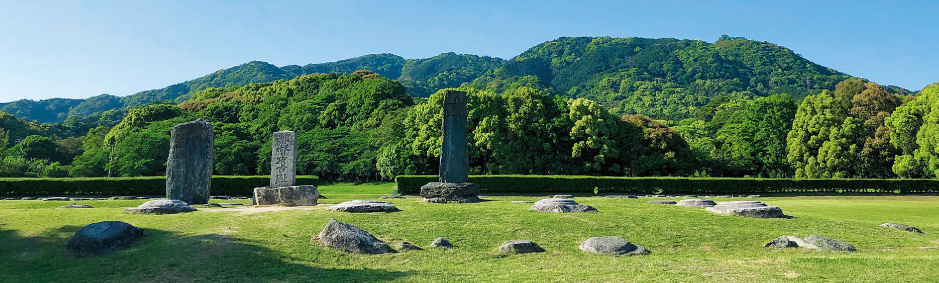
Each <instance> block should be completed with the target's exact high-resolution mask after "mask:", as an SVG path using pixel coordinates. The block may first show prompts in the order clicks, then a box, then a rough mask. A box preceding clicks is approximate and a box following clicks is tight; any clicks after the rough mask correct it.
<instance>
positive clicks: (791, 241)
mask: <svg viewBox="0 0 939 283" xmlns="http://www.w3.org/2000/svg"><path fill="white" fill-rule="evenodd" d="M763 247H766V248H768V247H773V248H777V249H781V248H797V247H802V248H806V249H813V250H823V251H832V252H853V251H856V250H857V249H855V248H854V246H852V245H850V244H848V243H845V242H839V241H836V240H833V239H831V238H828V237H824V236H819V235H811V236H808V237H805V238H801V237H795V236H780V237H779V238H776V239H774V240H772V241H770V242H769V243H766V244H765V245H763Z"/></svg>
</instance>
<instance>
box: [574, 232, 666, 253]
mask: <svg viewBox="0 0 939 283" xmlns="http://www.w3.org/2000/svg"><path fill="white" fill-rule="evenodd" d="M580 250H581V251H584V252H586V253H592V254H601V255H627V256H633V255H643V254H648V253H649V251H648V250H646V248H643V247H641V246H637V245H634V244H632V243H630V242H629V241H627V240H626V239H623V238H620V237H616V236H609V237H593V238H590V239H587V240H586V241H584V242H583V243H581V244H580Z"/></svg>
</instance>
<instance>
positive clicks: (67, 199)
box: [42, 197, 72, 201]
mask: <svg viewBox="0 0 939 283" xmlns="http://www.w3.org/2000/svg"><path fill="white" fill-rule="evenodd" d="M70 200H72V199H71V198H67V197H49V198H43V199H42V201H70Z"/></svg>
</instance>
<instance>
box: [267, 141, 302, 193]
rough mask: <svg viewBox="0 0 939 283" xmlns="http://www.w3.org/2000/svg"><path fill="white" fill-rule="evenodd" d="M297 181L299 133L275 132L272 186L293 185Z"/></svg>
mask: <svg viewBox="0 0 939 283" xmlns="http://www.w3.org/2000/svg"><path fill="white" fill-rule="evenodd" d="M296 183H297V133H295V132H293V131H280V132H276V133H274V137H273V143H272V145H271V184H270V187H286V186H293V185H295V184H296Z"/></svg>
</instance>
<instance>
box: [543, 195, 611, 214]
mask: <svg viewBox="0 0 939 283" xmlns="http://www.w3.org/2000/svg"><path fill="white" fill-rule="evenodd" d="M531 209H532V210H534V211H538V212H561V213H567V212H598V210H597V209H596V208H594V207H592V206H589V205H581V204H578V203H577V202H575V201H574V200H572V199H563V198H549V199H543V200H539V201H538V202H535V204H534V205H532V206H531Z"/></svg>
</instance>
